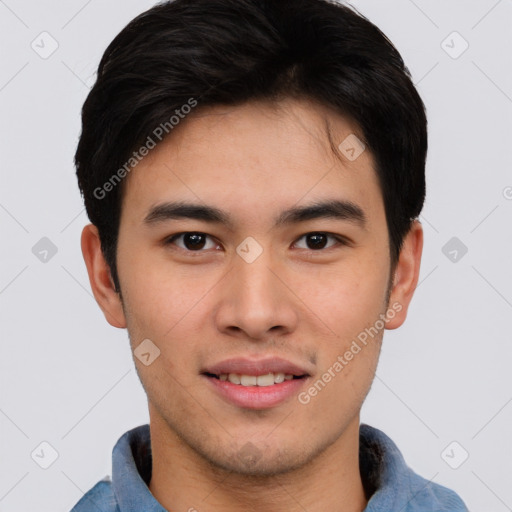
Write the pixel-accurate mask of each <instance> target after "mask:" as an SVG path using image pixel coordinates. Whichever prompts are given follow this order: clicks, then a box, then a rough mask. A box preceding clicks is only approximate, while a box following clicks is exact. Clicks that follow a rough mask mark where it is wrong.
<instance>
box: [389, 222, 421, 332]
mask: <svg viewBox="0 0 512 512" xmlns="http://www.w3.org/2000/svg"><path fill="white" fill-rule="evenodd" d="M422 251H423V227H422V226H421V223H420V222H419V221H418V220H414V221H413V223H412V225H411V229H410V230H409V232H408V233H407V235H406V236H405V238H404V242H403V245H402V250H401V251H400V257H399V260H398V263H397V266H396V269H395V275H394V280H393V287H392V289H391V293H390V298H389V305H388V310H393V316H392V315H388V320H387V321H386V329H396V328H398V327H400V326H401V325H402V324H403V323H404V322H405V319H406V317H407V310H408V308H409V304H410V302H411V300H412V297H413V295H414V291H415V289H416V286H417V284H418V278H419V274H420V265H421V254H422Z"/></svg>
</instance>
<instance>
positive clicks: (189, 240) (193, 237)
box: [166, 231, 216, 252]
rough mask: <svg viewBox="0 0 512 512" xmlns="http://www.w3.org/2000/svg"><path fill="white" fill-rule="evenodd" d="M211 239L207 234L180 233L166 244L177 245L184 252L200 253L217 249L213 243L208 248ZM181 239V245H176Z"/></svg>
mask: <svg viewBox="0 0 512 512" xmlns="http://www.w3.org/2000/svg"><path fill="white" fill-rule="evenodd" d="M209 238H210V237H209V236H208V235H207V234H205V233H198V232H195V231H194V232H188V233H179V234H178V235H174V236H172V237H171V238H169V239H168V240H167V241H166V244H175V245H177V246H178V247H180V248H181V249H183V250H186V251H193V252H200V251H201V250H202V249H205V248H206V249H212V248H214V247H216V244H215V243H214V242H213V241H211V242H210V246H209V247H207V245H208V244H207V241H208V239H209ZM180 239H181V243H176V241H177V240H180Z"/></svg>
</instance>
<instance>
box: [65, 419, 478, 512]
mask: <svg viewBox="0 0 512 512" xmlns="http://www.w3.org/2000/svg"><path fill="white" fill-rule="evenodd" d="M359 432H360V437H359V439H360V444H359V462H360V470H361V475H362V480H363V483H364V485H365V491H366V493H367V495H371V498H370V500H369V502H368V505H367V507H366V508H365V509H364V512H427V511H428V512H468V509H467V508H466V506H465V505H464V502H463V501H462V500H461V498H460V497H459V496H458V495H457V494H456V493H455V492H454V491H452V490H450V489H448V488H446V487H444V486H442V485H439V484H436V483H434V482H429V481H428V480H426V479H424V478H423V477H421V476H419V475H417V474H416V473H415V472H414V471H413V470H412V469H411V468H409V466H407V464H406V463H405V461H404V458H403V456H402V454H401V453H400V451H399V449H398V448H397V446H396V445H395V443H394V442H393V441H392V440H391V439H390V438H389V437H388V436H387V435H386V434H384V432H382V431H381V430H378V429H376V428H374V427H371V426H369V425H366V424H364V423H362V424H361V425H360V430H359ZM151 460H152V459H151V438H150V433H149V425H147V424H146V425H140V426H139V427H136V428H134V429H132V430H129V431H128V432H126V433H125V434H123V435H122V436H121V437H120V438H119V440H118V441H117V443H116V445H115V447H114V450H113V451H112V479H110V478H109V477H105V478H104V479H103V480H100V481H99V482H98V483H97V484H96V485H95V486H94V487H93V488H92V489H90V490H89V491H88V492H87V493H85V494H84V496H83V497H82V498H81V499H80V501H79V502H78V503H77V504H76V505H75V506H74V507H73V509H72V510H71V512H170V511H167V510H166V509H165V508H163V507H162V505H160V503H159V502H158V501H157V500H156V499H155V497H154V496H153V495H152V494H151V491H150V490H149V487H148V485H149V482H150V480H151Z"/></svg>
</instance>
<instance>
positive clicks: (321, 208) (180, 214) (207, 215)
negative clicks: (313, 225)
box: [144, 199, 368, 229]
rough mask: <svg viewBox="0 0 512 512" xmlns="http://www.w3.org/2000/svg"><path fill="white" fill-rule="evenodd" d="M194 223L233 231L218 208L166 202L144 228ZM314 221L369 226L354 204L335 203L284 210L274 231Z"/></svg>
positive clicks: (153, 211) (155, 208)
mask: <svg viewBox="0 0 512 512" xmlns="http://www.w3.org/2000/svg"><path fill="white" fill-rule="evenodd" d="M175 219H194V220H200V221H203V222H208V223H211V224H224V225H226V226H227V227H229V228H231V229H232V228H233V221H232V220H231V217H230V215H229V214H228V213H227V212H225V211H223V210H220V209H219V208H216V207H213V206H207V205H201V204H194V203H186V202H182V201H177V202H165V203H160V204H157V205H155V206H153V207H152V208H151V209H150V210H149V212H148V214H147V215H146V217H145V218H144V224H146V225H153V224H157V223H160V222H165V221H167V220H175ZM314 219H336V220H344V221H348V222H352V223H354V224H357V225H359V226H360V227H361V228H362V229H366V225H367V222H368V219H367V216H366V215H365V213H364V211H363V209H362V208H361V207H360V206H358V205H357V204H355V203H353V202H352V201H346V200H338V199H332V200H327V201H317V202H314V203H311V204H309V205H305V206H294V207H293V208H289V209H288V210H284V211H283V212H281V213H280V214H279V216H278V217H277V218H276V219H275V224H274V226H275V227H279V226H284V225H290V224H297V223H300V222H306V221H309V220H314Z"/></svg>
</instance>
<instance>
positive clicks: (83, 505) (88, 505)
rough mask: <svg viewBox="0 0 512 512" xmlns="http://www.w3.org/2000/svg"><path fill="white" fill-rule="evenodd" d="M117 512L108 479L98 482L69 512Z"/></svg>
mask: <svg viewBox="0 0 512 512" xmlns="http://www.w3.org/2000/svg"><path fill="white" fill-rule="evenodd" d="M92 510H94V511H95V512H119V507H118V506H117V500H116V498H115V495H114V490H113V488H112V482H111V480H110V478H109V477H105V478H104V479H103V480H100V481H99V482H98V483H97V484H96V485H95V486H94V487H92V488H91V489H90V490H89V491H87V492H86V493H85V494H84V495H83V496H82V498H81V499H80V501H78V503H76V505H75V506H74V507H73V508H72V509H71V511H70V512H91V511H92Z"/></svg>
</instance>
